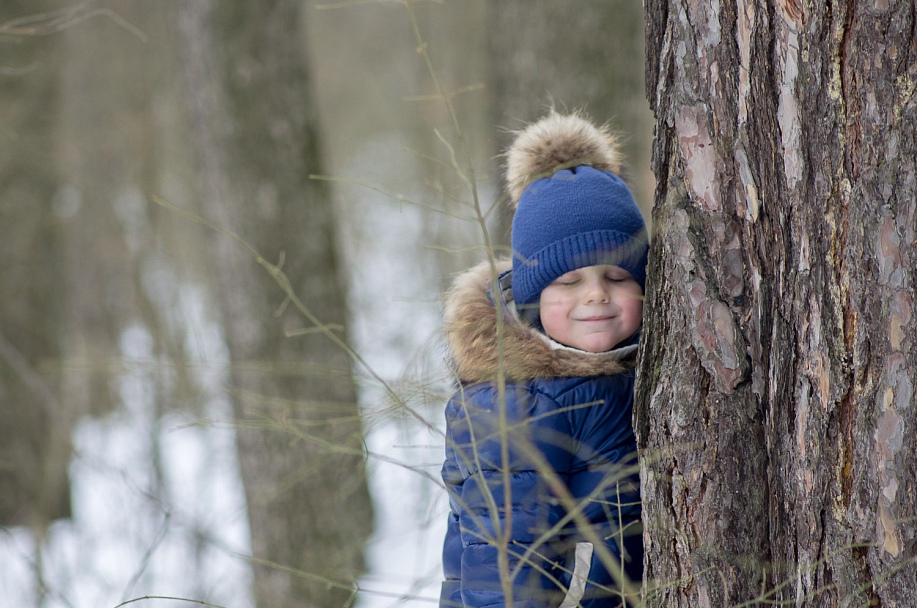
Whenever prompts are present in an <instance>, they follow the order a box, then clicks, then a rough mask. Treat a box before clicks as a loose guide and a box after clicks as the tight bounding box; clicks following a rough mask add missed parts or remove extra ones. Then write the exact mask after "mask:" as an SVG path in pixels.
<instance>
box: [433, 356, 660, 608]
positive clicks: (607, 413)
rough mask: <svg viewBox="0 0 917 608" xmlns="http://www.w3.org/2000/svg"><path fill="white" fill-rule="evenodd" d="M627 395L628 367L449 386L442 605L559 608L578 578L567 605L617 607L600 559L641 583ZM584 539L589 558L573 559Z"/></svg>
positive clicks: (630, 390) (610, 580) (636, 492)
mask: <svg viewBox="0 0 917 608" xmlns="http://www.w3.org/2000/svg"><path fill="white" fill-rule="evenodd" d="M632 393H633V373H632V372H625V373H621V374H615V375H612V376H597V377H589V378H580V377H568V378H539V379H533V380H528V381H523V382H515V383H509V384H507V386H506V390H505V393H504V394H503V395H501V394H500V393H499V391H498V390H497V387H496V385H495V384H493V383H487V382H484V383H479V384H475V385H470V386H465V387H463V389H462V390H460V391H459V392H457V393H456V395H455V396H454V397H453V398H452V399H451V400H450V401H449V404H448V406H447V408H446V420H447V437H446V461H445V464H444V466H443V471H442V474H443V479H444V481H445V482H446V485H447V488H448V489H449V498H450V506H451V509H452V513H451V514H450V520H449V527H448V532H447V538H446V543H445V545H444V553H443V560H444V570H445V573H446V579H447V580H446V582H445V583H444V585H443V595H442V600H441V606H450V605H451V606H467V607H476V608H481V607H485V606H505V605H512V606H526V607H530V608H547V607H555V608H556V607H558V606H561V605H562V604H564V605H568V604H565V603H564V602H569V601H570V599H569V598H570V592H572V591H573V588H574V587H576V584H575V581H576V580H577V577H579V578H580V579H582V581H581V582H582V585H580V586H581V587H582V589H580V591H579V592H578V593H579V597H578V598H576V600H575V603H573V604H569V605H580V606H589V607H592V608H600V607H602V608H605V607H607V608H611V607H613V606H617V605H618V601H617V599H616V598H615V593H616V591H615V589H614V585H613V577H612V576H611V575H610V573H609V572H608V568H607V567H606V566H607V565H612V566H614V565H615V564H620V563H622V560H623V562H624V566H625V569H626V570H627V571H628V572H629V574H631V575H632V576H634V578H636V579H637V580H639V575H640V566H641V565H642V539H641V538H640V536H639V534H634V533H635V532H638V527H639V518H640V504H639V490H638V480H637V477H636V472H635V470H634V468H633V464H634V462H635V459H634V452H635V450H636V443H635V440H634V435H633V431H632V428H631V424H630V417H631V408H632ZM501 403H505V406H503V407H501V406H500V404H501ZM571 504H573V505H576V507H575V509H573V510H572V511H571V510H569V509H568V508H567V507H568V506H570V505H571ZM587 522H588V528H589V529H588V530H587V531H584V529H583V525H584V523H587ZM596 539H601V546H600V547H593V543H594V541H595V540H596ZM586 545H588V546H589V547H590V549H589V552H588V555H589V556H590V557H589V559H588V560H585V561H584V559H580V563H579V565H578V566H576V559H575V554H576V556H579V557H580V558H582V556H583V555H586V553H584V552H583V551H581V550H580V549H583V548H584V547H585V546H586ZM577 547H579V549H577ZM501 554H502V557H501ZM501 559H502V561H503V565H502V568H503V569H504V571H505V572H506V571H508V572H509V575H510V579H509V581H510V584H509V585H507V584H505V583H503V582H501V581H503V578H501V574H500V572H501ZM574 566H576V567H574ZM574 570H576V571H577V573H578V574H577V575H576V576H575V575H574ZM571 581H573V582H574V584H571ZM507 592H508V593H510V594H511V596H512V597H511V598H510V597H508V596H507ZM565 598H566V599H565Z"/></svg>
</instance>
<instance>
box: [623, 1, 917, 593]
mask: <svg viewBox="0 0 917 608" xmlns="http://www.w3.org/2000/svg"><path fill="white" fill-rule="evenodd" d="M646 21H647V72H648V74H647V82H648V96H649V98H650V102H651V105H652V107H653V110H654V112H655V116H656V141H655V144H654V154H653V168H654V172H655V174H656V178H657V191H656V201H655V207H654V212H653V217H654V224H655V227H656V233H655V235H654V242H653V249H652V253H651V257H650V271H649V275H648V281H647V282H648V286H649V287H648V290H647V308H646V310H647V314H646V321H645V330H644V340H643V346H642V349H643V350H642V358H641V366H640V370H639V379H638V387H637V400H636V410H635V423H636V426H637V433H638V441H639V444H640V447H641V449H642V451H643V459H642V480H643V497H644V502H645V524H646V528H645V544H646V549H647V556H646V581H645V587H644V590H645V592H646V598H647V605H649V606H666V607H675V606H684V607H689V606H690V607H692V608H695V607H707V606H712V607H719V606H738V605H741V606H757V605H761V606H764V605H775V604H778V605H788V606H796V607H814V606H867V605H869V606H883V607H889V606H894V607H901V608H903V607H905V606H913V605H914V601H915V599H914V598H917V566H915V555H917V519H915V517H917V500H914V496H915V495H917V487H915V485H917V449H915V447H917V444H915V436H917V435H915V431H917V428H915V427H917V406H915V403H914V387H915V386H917V364H915V363H917V303H915V287H917V249H915V240H917V166H915V159H917V96H915V94H917V3H915V2H913V1H912V0H911V1H900V2H885V1H883V0H877V1H875V2H859V1H853V0H847V1H837V0H829V1H827V2H807V1H804V0H780V1H776V2H756V1H753V0H742V1H725V0H723V1H721V0H715V1H713V2H711V1H710V0H702V1H701V0H687V1H684V2H670V1H663V2H654V3H647V4H646Z"/></svg>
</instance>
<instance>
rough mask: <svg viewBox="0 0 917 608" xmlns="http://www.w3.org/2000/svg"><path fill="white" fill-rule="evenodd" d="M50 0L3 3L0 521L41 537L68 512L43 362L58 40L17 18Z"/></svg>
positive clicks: (63, 462) (63, 447)
mask: <svg viewBox="0 0 917 608" xmlns="http://www.w3.org/2000/svg"><path fill="white" fill-rule="evenodd" d="M43 4H44V3H41V2H38V3H36V2H32V1H29V2H24V1H23V2H15V1H13V2H4V3H3V5H2V8H0V44H2V48H3V54H2V59H0V83H2V86H0V526H11V525H24V526H29V527H31V528H32V529H33V530H34V531H35V533H36V535H37V536H38V537H39V539H40V538H42V537H43V535H44V533H45V531H46V529H47V526H48V525H49V524H50V522H51V521H52V520H54V519H56V518H60V517H69V514H70V488H69V484H68V481H67V465H68V463H69V457H70V437H69V436H70V431H71V428H72V424H73V416H71V415H70V412H69V410H67V409H65V408H62V407H61V402H60V382H59V379H60V378H59V375H58V374H56V373H53V372H52V370H51V369H50V368H49V367H48V366H46V365H44V364H46V363H49V362H52V361H57V360H59V359H60V357H61V341H60V336H59V333H58V332H59V329H60V326H61V317H62V310H61V295H62V291H63V284H62V283H63V282H62V272H61V271H62V268H61V263H62V260H61V251H60V248H59V247H58V246H57V238H56V236H57V230H58V224H57V218H56V216H55V214H54V212H53V211H52V199H53V198H54V192H55V190H56V187H57V181H58V176H57V172H56V169H55V167H54V164H53V163H52V162H51V157H52V155H53V154H52V149H53V146H52V140H53V134H54V127H55V122H54V120H53V119H52V116H53V114H54V109H55V107H56V104H57V102H58V98H59V97H58V93H59V91H58V86H57V85H58V83H57V71H56V70H55V69H53V68H52V67H51V65H50V64H51V63H52V58H53V57H54V56H55V48H56V46H55V44H54V41H53V40H51V39H49V38H46V37H40V36H37V35H36V31H35V28H34V27H33V26H34V25H35V24H34V23H32V24H27V23H23V22H21V21H20V19H21V18H23V17H27V16H30V15H32V14H34V13H35V12H36V11H40V10H42V9H43V8H47V7H43V6H42V5H43ZM30 26H32V27H30Z"/></svg>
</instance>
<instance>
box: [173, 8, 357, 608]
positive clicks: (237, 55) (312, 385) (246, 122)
mask: <svg viewBox="0 0 917 608" xmlns="http://www.w3.org/2000/svg"><path fill="white" fill-rule="evenodd" d="M302 8H303V5H302V3H300V2H297V1H295V0H272V1H271V2H259V3H257V4H256V3H244V2H232V3H227V2H214V1H198V2H193V3H185V4H183V5H182V9H181V11H182V14H181V31H182V35H183V39H184V43H183V44H184V49H185V53H186V59H185V65H186V70H187V76H188V78H187V82H188V87H189V91H188V92H189V97H188V100H189V103H188V109H189V112H190V117H191V121H192V127H193V132H192V136H193V138H194V140H195V144H196V148H197V153H198V163H199V164H198V167H197V169H198V171H199V175H200V181H201V184H200V187H201V189H200V192H201V205H202V212H203V213H204V215H206V216H207V217H208V218H210V219H212V220H213V221H215V222H216V223H217V224H219V225H220V226H222V227H225V228H227V229H230V230H232V231H234V232H236V233H237V234H239V235H241V236H242V237H243V238H244V239H245V240H246V241H247V242H248V243H250V244H251V245H252V246H253V247H254V248H255V249H257V250H258V251H259V252H260V253H262V254H263V255H264V256H265V257H267V258H269V259H270V261H272V262H278V260H281V259H283V260H284V263H283V271H284V272H285V273H286V275H287V277H288V278H289V280H290V283H291V285H292V288H293V290H294V291H295V292H296V294H298V295H299V297H300V298H302V300H303V302H304V303H305V305H306V306H308V307H309V309H310V310H311V312H312V313H313V314H314V315H315V316H316V317H318V318H319V319H320V320H321V321H322V322H323V323H326V324H328V325H329V326H333V327H335V330H334V331H336V332H337V334H338V335H340V336H342V337H343V336H344V332H343V329H342V328H343V327H344V325H345V323H346V320H347V315H346V305H345V298H344V293H343V289H342V281H341V280H340V278H339V276H338V260H337V258H336V253H337V246H338V244H337V242H336V238H335V234H336V232H335V226H334V222H333V214H332V208H331V199H330V197H329V194H328V192H327V189H326V187H325V186H324V185H323V183H322V182H317V181H311V180H309V178H308V176H309V174H311V173H322V170H321V168H320V158H319V151H320V147H319V142H318V139H317V135H316V133H317V129H316V117H315V116H314V114H313V108H314V105H313V100H312V95H311V93H310V90H309V86H310V80H309V78H310V76H309V74H308V73H307V70H306V67H305V66H306V65H307V62H306V58H305V55H304V53H305V50H304V44H305V39H304V33H303V31H304V30H303V22H302V19H303V18H304V16H303V15H302V14H301V11H302ZM213 238H214V244H213V266H214V272H215V279H216V281H217V283H218V291H219V294H220V303H221V310H220V312H221V314H222V318H223V327H224V331H225V336H226V340H227V343H228V345H229V350H230V356H231V359H232V372H231V380H232V382H233V385H234V386H233V388H234V390H235V394H234V395H233V401H234V408H235V411H236V417H237V424H238V430H237V436H238V444H239V458H240V462H241V467H242V477H243V481H244V484H245V491H246V497H247V500H248V506H249V516H250V521H251V532H252V544H253V553H254V559H255V596H256V601H257V604H258V606H262V607H265V608H267V607H270V608H283V607H290V608H292V607H294V606H295V607H297V608H298V607H302V606H328V607H331V606H335V607H337V606H343V605H345V604H346V603H347V601H348V599H349V597H350V595H351V591H350V589H349V587H350V584H351V582H352V581H353V580H354V579H355V578H356V577H357V576H359V575H360V573H361V572H362V570H363V547H364V544H365V542H366V540H367V538H368V535H369V533H370V531H371V521H372V508H371V504H370V498H369V495H368V489H367V484H366V478H365V472H364V467H363V459H362V455H361V448H362V444H361V441H362V437H361V424H360V418H359V411H358V408H357V403H356V390H355V384H354V380H353V377H352V372H351V369H350V360H349V358H348V356H347V354H346V353H345V352H344V351H343V350H342V349H341V348H340V347H339V346H337V345H335V344H334V343H332V342H331V341H330V340H329V339H328V338H327V337H325V336H323V335H322V334H321V333H320V332H312V333H308V334H305V335H298V336H292V337H285V336H284V332H285V331H286V332H294V331H295V330H297V329H302V328H305V329H312V328H313V326H312V324H311V323H309V322H308V321H307V320H306V319H304V318H303V317H302V315H301V314H299V312H297V310H295V308H294V307H293V306H283V303H284V299H285V297H284V294H283V293H282V291H281V289H280V288H279V287H278V285H277V284H276V283H275V281H274V280H273V279H272V278H271V276H269V274H268V272H267V271H266V270H265V269H264V268H262V267H259V265H258V264H257V262H256V260H255V258H254V257H253V256H252V255H251V254H250V253H249V252H248V251H246V250H245V249H244V248H243V247H241V246H240V245H239V244H238V243H236V242H234V241H233V240H232V239H231V238H229V237H228V236H226V235H223V234H215V233H214V236H213Z"/></svg>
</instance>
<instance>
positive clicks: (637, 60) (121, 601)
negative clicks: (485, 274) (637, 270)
mask: <svg viewBox="0 0 917 608" xmlns="http://www.w3.org/2000/svg"><path fill="white" fill-rule="evenodd" d="M641 4H642V3H639V2H635V1H634V0H344V1H340V2H339V1H337V0H328V1H324V0H269V1H265V2H242V1H240V0H222V1H218V0H194V1H193V2H192V1H180V0H160V1H157V2H144V1H142V0H56V1H52V0H29V1H25V0H4V2H3V3H2V5H0V83H2V86H0V608H7V607H8V608H33V607H34V608H118V607H121V606H138V607H141V606H142V607H144V608H147V607H149V608H153V607H155V608H167V607H169V608H171V607H178V606H199V605H203V606H218V607H223V608H266V607H270V608H288V607H289V608H293V607H304V606H307V607H316V608H333V607H345V606H346V607H354V608H386V607H395V606H407V607H417V608H419V607H421V606H435V605H437V601H438V598H439V588H440V582H441V580H442V571H441V557H440V553H441V550H442V538H443V533H444V529H445V518H446V514H447V512H448V509H449V506H448V502H447V496H446V493H445V490H444V488H443V484H442V482H441V481H440V477H439V475H440V467H441V465H442V462H443V424H444V423H443V404H444V402H445V400H446V399H447V398H448V396H449V394H450V392H451V391H452V387H453V385H454V379H453V377H452V375H451V374H450V370H449V369H448V366H447V362H446V357H445V352H444V348H443V343H442V336H441V316H442V293H443V292H444V290H445V289H447V287H448V285H449V283H450V281H451V279H452V277H453V276H454V275H455V273H456V272H458V271H459V270H462V269H464V268H467V267H469V266H471V265H473V264H476V263H478V262H480V261H481V260H485V259H487V258H488V256H490V257H493V256H505V255H508V254H509V253H510V252H509V248H508V230H509V221H510V217H511V216H510V213H509V212H508V210H507V208H506V203H505V195H504V183H503V181H502V175H503V159H502V157H501V156H500V155H501V152H502V151H503V150H504V149H505V147H506V145H507V142H508V141H509V139H510V138H511V137H512V133H513V131H514V130H517V129H519V128H521V127H522V126H523V125H524V124H525V123H526V122H528V121H531V120H534V119H536V118H538V117H539V116H541V115H543V114H544V113H545V112H546V111H547V110H548V109H549V108H551V107H556V108H558V109H561V110H565V111H569V110H582V111H584V112H585V113H586V114H588V115H589V116H590V117H592V118H593V119H594V120H596V121H597V122H599V123H605V122H607V123H608V124H609V125H610V126H611V128H612V130H613V131H614V132H615V133H616V134H618V136H619V137H620V139H621V141H622V142H623V150H624V153H625V163H624V165H625V169H624V171H623V175H622V177H623V178H624V179H625V181H626V182H627V183H628V185H629V186H630V188H631V189H632V190H633V192H634V194H635V196H636V199H637V201H638V203H639V204H640V206H641V209H642V210H643V212H644V215H645V216H646V219H647V223H648V224H649V225H650V226H651V230H652V238H651V240H652V245H651V249H650V258H649V267H648V273H647V286H648V288H647V291H646V294H645V304H644V311H645V312H644V330H643V334H642V337H641V345H640V350H639V356H638V367H637V387H636V398H635V409H634V427H635V429H636V433H637V439H638V445H639V448H640V476H641V483H642V500H643V503H644V511H643V512H644V532H643V539H644V546H645V548H646V557H645V561H644V564H645V568H644V580H643V581H642V583H641V581H634V582H633V585H634V587H635V588H636V589H638V590H640V589H641V588H642V593H640V594H639V597H633V598H629V599H628V603H627V605H628V606H634V607H638V606H639V607H642V606H655V607H663V606H665V607H670V606H672V607H674V606H679V607H698V606H701V607H712V608H719V607H735V608H738V607H740V606H743V607H744V606H774V605H778V606H795V607H797V608H798V607H805V608H809V607H815V606H819V607H821V606H850V607H853V606H893V607H898V608H907V607H910V608H913V607H914V606H917V599H915V598H917V501H915V499H914V496H917V440H915V436H917V434H915V428H917V407H915V403H914V401H915V386H917V310H915V297H917V296H915V288H917V250H915V241H917V35H915V31H917V2H915V1H914V0H900V1H893V2H884V1H880V0H876V1H870V2H866V1H861V0H831V1H828V2H808V0H775V1H766V0H713V1H709V0H707V1H695V0H688V1H686V2H675V1H671V2H670V1H668V0H666V1H663V2H647V3H645V4H646V6H642V5H641ZM641 585H642V587H641Z"/></svg>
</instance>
